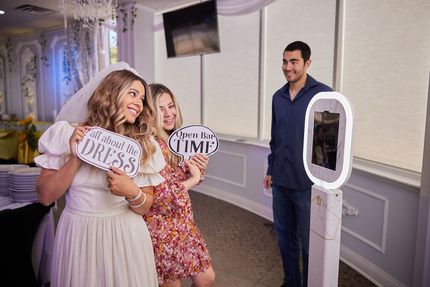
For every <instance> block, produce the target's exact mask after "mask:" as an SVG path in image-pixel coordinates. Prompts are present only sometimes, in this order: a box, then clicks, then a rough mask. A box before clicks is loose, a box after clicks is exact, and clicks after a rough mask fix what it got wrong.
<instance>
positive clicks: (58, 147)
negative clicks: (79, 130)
mask: <svg viewBox="0 0 430 287" xmlns="http://www.w3.org/2000/svg"><path fill="white" fill-rule="evenodd" d="M73 130H74V127H73V126H71V125H70V124H69V123H68V122H66V121H58V122H56V123H54V124H53V125H52V126H50V127H49V128H48V129H47V130H46V131H45V132H44V133H43V134H42V136H41V137H40V139H39V147H38V150H39V152H40V153H41V155H39V156H37V157H36V158H35V159H34V162H35V163H36V164H37V166H40V167H43V168H47V169H55V170H58V169H60V168H61V167H62V166H63V165H64V163H65V162H66V161H67V159H68V158H69V157H70V145H69V139H70V137H71V136H72V133H73Z"/></svg>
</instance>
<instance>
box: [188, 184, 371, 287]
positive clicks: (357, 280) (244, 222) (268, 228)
mask: <svg viewBox="0 0 430 287" xmlns="http://www.w3.org/2000/svg"><path fill="white" fill-rule="evenodd" d="M190 194H191V199H192V204H193V210H194V218H195V221H196V223H197V225H198V226H199V228H200V230H201V231H202V233H203V236H204V238H205V240H206V243H207V245H208V249H209V252H210V254H211V257H212V260H213V267H214V269H215V272H216V283H215V286H217V287H218V286H219V287H242V286H243V287H245V286H246V287H249V286H255V287H268V286H270V287H273V286H275V287H276V286H280V285H281V283H282V263H281V259H280V255H279V251H278V246H277V239H276V234H275V230H274V229H273V224H272V223H271V222H270V221H268V220H266V219H264V218H262V217H260V216H258V215H255V214H253V213H251V212H249V211H247V210H244V209H242V208H239V207H237V206H235V205H232V204H229V203H226V202H224V201H221V200H218V199H215V198H212V197H209V196H206V195H203V194H200V193H197V192H190ZM190 284H191V281H190V280H184V286H190ZM338 286H348V287H355V286H357V287H358V286H360V287H367V286H375V285H374V284H372V283H371V282H370V281H369V280H367V279H366V278H365V277H363V276H361V275H360V274H359V273H358V272H356V271H355V270H354V269H352V268H350V267H349V266H348V265H346V264H344V263H342V262H340V267H339V285H338Z"/></svg>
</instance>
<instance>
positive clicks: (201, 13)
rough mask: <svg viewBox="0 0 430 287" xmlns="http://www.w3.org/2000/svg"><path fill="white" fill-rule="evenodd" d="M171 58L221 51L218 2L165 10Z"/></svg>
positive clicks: (166, 33) (165, 29)
mask: <svg viewBox="0 0 430 287" xmlns="http://www.w3.org/2000/svg"><path fill="white" fill-rule="evenodd" d="M163 23H164V34H165V37H166V47H167V57H168V58H173V57H181V56H191V55H201V54H210V53H218V52H220V44H219V33H218V18H217V9H216V1H215V0H211V1H206V2H201V3H198V4H195V5H191V6H187V7H185V8H181V9H178V10H174V11H170V12H166V13H163Z"/></svg>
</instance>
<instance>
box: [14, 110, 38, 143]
mask: <svg viewBox="0 0 430 287" xmlns="http://www.w3.org/2000/svg"><path fill="white" fill-rule="evenodd" d="M18 124H19V125H20V126H22V127H23V128H22V131H21V132H20V134H19V138H18V141H19V142H25V141H27V143H28V146H29V148H30V149H31V150H32V151H35V150H36V149H37V141H38V138H37V136H36V126H35V125H34V123H33V116H32V115H29V116H28V117H26V118H25V119H23V120H20V121H19V122H18Z"/></svg>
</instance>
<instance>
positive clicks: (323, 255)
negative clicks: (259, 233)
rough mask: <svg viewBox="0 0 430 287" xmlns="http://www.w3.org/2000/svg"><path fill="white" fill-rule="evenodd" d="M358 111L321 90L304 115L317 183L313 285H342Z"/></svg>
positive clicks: (307, 162)
mask: <svg viewBox="0 0 430 287" xmlns="http://www.w3.org/2000/svg"><path fill="white" fill-rule="evenodd" d="M352 130H353V113H352V108H351V105H350V103H349V101H348V99H347V98H346V97H345V96H343V95H342V94H340V93H338V92H320V93H318V94H317V95H315V96H314V97H313V98H312V100H311V101H310V103H309V105H308V107H307V110H306V117H305V130H304V143H303V161H304V166H305V170H306V173H307V175H308V177H309V178H310V179H311V181H312V182H313V183H314V184H313V185H312V197H311V217H310V220H311V222H310V238H309V271H308V274H309V275H308V286H313V287H315V286H324V287H328V286H333V287H335V286H337V285H338V274H339V253H340V233H341V222H342V191H341V190H340V187H341V186H342V185H343V184H344V183H346V181H347V180H348V178H349V176H350V174H351V168H352V153H351V141H352Z"/></svg>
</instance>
